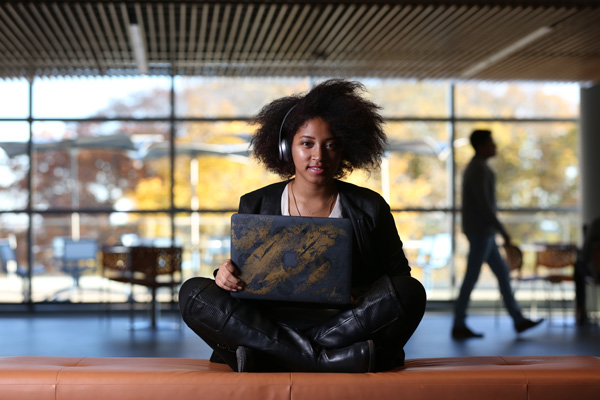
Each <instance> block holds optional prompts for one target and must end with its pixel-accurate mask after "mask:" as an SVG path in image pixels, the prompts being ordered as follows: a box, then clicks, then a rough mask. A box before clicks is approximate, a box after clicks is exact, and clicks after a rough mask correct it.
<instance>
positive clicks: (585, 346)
mask: <svg viewBox="0 0 600 400" xmlns="http://www.w3.org/2000/svg"><path fill="white" fill-rule="evenodd" d="M142 319H143V317H139V318H138V321H140V322H142ZM178 320H179V319H178V315H175V314H166V313H165V314H163V316H162V318H161V322H162V323H163V324H165V326H163V327H161V329H158V330H150V329H144V328H140V327H138V328H139V329H134V330H132V329H130V325H129V319H128V317H127V315H126V314H121V315H118V316H113V317H111V318H108V317H107V316H105V315H104V314H98V313H71V314H57V313H51V314H40V313H37V314H27V313H25V314H14V313H3V314H0V356H89V357H176V358H180V357H184V358H208V357H209V355H210V349H209V348H208V346H207V345H206V344H204V342H203V341H202V340H200V339H199V338H198V337H196V335H195V334H194V333H193V332H192V331H191V330H189V329H188V328H187V327H186V326H185V324H183V323H181V324H178V323H177V321H178ZM468 322H469V325H470V326H471V327H472V328H473V329H474V330H477V331H480V332H484V333H485V337H484V338H482V339H471V340H468V341H464V342H457V341H454V340H452V339H451V338H450V327H451V324H452V318H451V316H450V314H449V313H448V312H443V311H435V312H428V313H426V315H425V318H424V319H423V322H422V323H421V325H420V326H419V328H418V329H417V331H416V332H415V334H414V336H413V337H412V339H411V340H410V342H409V343H408V344H407V346H406V355H407V358H425V357H454V356H489V355H560V354H581V355H593V356H600V327H598V326H594V325H593V326H588V327H585V328H578V327H576V326H574V325H573V324H572V323H571V322H569V321H567V323H563V322H562V321H560V320H552V321H545V322H544V323H543V324H541V325H540V326H538V327H536V328H534V329H532V330H531V331H528V332H526V333H524V334H521V335H516V334H515V332H514V330H513V328H512V321H511V320H510V319H509V318H508V317H507V316H501V317H498V318H496V317H494V316H493V315H489V314H485V313H478V314H477V315H473V316H471V317H469V320H468Z"/></svg>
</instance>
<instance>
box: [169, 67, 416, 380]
mask: <svg viewBox="0 0 600 400" xmlns="http://www.w3.org/2000/svg"><path fill="white" fill-rule="evenodd" d="M361 90H364V87H363V86H362V85H361V84H360V83H358V82H349V81H344V80H337V79H334V80H329V81H326V82H323V83H321V84H319V85H318V86H316V87H315V88H313V89H312V90H311V91H310V92H308V93H307V94H306V95H305V96H300V95H295V96H290V97H284V98H281V99H278V100H275V101H273V102H271V103H270V104H268V105H267V106H265V107H264V108H263V109H262V110H261V111H260V112H259V114H258V115H257V117H256V118H255V120H254V123H255V124H257V125H258V129H257V132H256V133H255V135H254V137H253V139H252V145H253V149H254V154H255V156H256V157H257V158H258V160H259V161H260V162H262V163H263V164H264V165H265V167H266V168H267V169H269V170H270V171H273V172H275V173H278V174H279V175H281V176H282V177H283V178H285V179H286V180H285V181H284V182H280V183H276V184H272V185H269V186H266V187H264V188H261V189H258V190H256V191H254V192H251V193H248V194H246V195H244V196H242V198H241V199H240V206H239V212H240V213H244V214H268V215H276V214H281V215H297V216H312V217H330V218H340V217H344V218H349V219H350V220H351V222H352V226H353V230H354V240H353V266H352V295H353V299H354V300H353V302H352V304H351V305H350V306H349V307H348V308H347V309H344V310H341V311H339V312H338V313H337V314H335V315H333V316H330V317H329V318H328V319H327V320H325V321H321V320H317V319H315V321H314V323H313V324H312V326H309V327H306V326H301V325H296V326H291V325H290V324H289V323H284V322H282V321H281V320H280V319H279V318H278V317H277V315H276V314H274V313H273V312H272V310H269V309H267V308H266V307H262V306H260V305H257V304H255V303H251V302H248V301H244V300H238V299H234V298H233V297H232V296H230V295H229V292H236V291H239V290H244V282H243V281H241V280H240V279H239V278H238V274H239V271H238V270H237V268H236V266H235V265H234V264H233V263H232V262H231V260H227V261H226V262H225V263H223V264H222V265H221V266H220V267H219V269H218V270H217V271H216V272H215V280H212V279H206V278H192V279H190V280H188V281H187V282H186V283H185V284H184V285H183V286H182V288H181V290H180V295H179V302H180V309H181V313H182V316H183V319H184V321H185V322H186V323H187V324H188V326H189V327H190V328H191V329H192V330H194V332H196V333H197V334H198V335H199V336H200V337H201V338H202V339H203V340H204V341H205V342H206V343H207V344H208V345H209V346H210V347H211V348H213V350H214V351H215V353H216V354H217V355H218V356H219V357H220V358H221V359H222V360H223V361H225V362H226V363H227V364H229V365H230V366H231V368H232V369H234V370H237V371H238V372H244V371H251V372H252V371H277V370H285V371H306V372H309V371H310V372H317V371H323V372H368V371H383V370H388V369H391V368H393V367H395V366H399V365H402V364H403V363H404V350H403V347H404V345H405V344H406V342H407V341H408V339H409V338H410V336H411V335H412V334H413V332H414V331H415V329H416V328H417V326H418V324H419V322H420V321H421V318H422V316H423V313H424V309H425V291H424V290H423V287H422V286H421V284H420V283H419V282H418V281H417V280H415V279H413V278H412V277H411V276H410V267H409V265H408V261H407V260H406V257H405V256H404V252H403V250H402V242H401V241H400V237H399V236H398V232H397V230H396V225H395V223H394V219H393V217H392V214H391V213H390V208H389V206H388V204H387V203H386V202H385V201H384V200H383V198H382V197H381V196H380V195H379V194H377V193H375V192H373V191H371V190H369V189H366V188H362V187H359V186H355V185H352V184H349V183H345V182H342V181H340V180H338V178H340V177H343V176H345V175H346V174H347V173H349V172H351V171H352V170H353V169H354V168H366V169H370V168H373V167H377V166H378V165H379V163H380V160H381V156H382V154H383V151H384V145H385V142H386V136H385V134H384V132H383V130H382V127H381V126H382V123H383V120H382V118H381V116H380V115H379V114H378V109H379V107H377V106H376V105H375V104H373V103H372V102H370V101H367V100H365V99H363V98H362V97H361V96H360V94H359V92H360V91H361ZM290 312H291V311H290ZM311 312H313V311H311ZM315 314H316V312H315Z"/></svg>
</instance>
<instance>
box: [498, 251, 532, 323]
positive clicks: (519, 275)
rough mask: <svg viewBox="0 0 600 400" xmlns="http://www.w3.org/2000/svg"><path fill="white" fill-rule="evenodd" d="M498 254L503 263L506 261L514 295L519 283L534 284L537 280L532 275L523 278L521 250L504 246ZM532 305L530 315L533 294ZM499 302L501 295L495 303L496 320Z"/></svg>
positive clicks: (499, 306)
mask: <svg viewBox="0 0 600 400" xmlns="http://www.w3.org/2000/svg"><path fill="white" fill-rule="evenodd" d="M500 252H501V254H502V256H503V258H504V261H506V266H507V267H508V274H509V276H510V281H511V287H512V289H513V293H515V295H516V292H517V290H519V288H520V286H521V283H523V282H531V283H533V282H536V281H538V280H539V277H538V276H535V275H532V276H524V275H523V252H522V251H521V249H520V248H519V246H516V245H514V244H504V245H503V246H502V247H500ZM532 289H533V290H532V291H533V292H535V286H532ZM531 301H532V303H531V304H532V305H531V308H530V311H529V313H530V314H531V310H532V309H533V308H535V307H536V306H535V293H533V295H532V300H531ZM501 302H502V294H501V295H500V298H499V299H498V300H497V301H496V307H495V308H496V310H495V315H496V318H497V317H498V315H499V313H500V308H501Z"/></svg>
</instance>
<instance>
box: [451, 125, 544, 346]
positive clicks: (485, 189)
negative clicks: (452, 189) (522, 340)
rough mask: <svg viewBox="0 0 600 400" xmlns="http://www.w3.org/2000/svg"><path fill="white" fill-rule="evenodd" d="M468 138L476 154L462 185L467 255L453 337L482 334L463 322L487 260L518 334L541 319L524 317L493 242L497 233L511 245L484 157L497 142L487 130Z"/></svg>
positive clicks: (493, 180)
mask: <svg viewBox="0 0 600 400" xmlns="http://www.w3.org/2000/svg"><path fill="white" fill-rule="evenodd" d="M470 139H471V145H472V146H473V149H475V156H473V158H472V159H471V161H470V162H469V164H468V165H467V168H466V169H465V172H464V175H463V188H462V189H463V190H462V226H463V232H464V234H465V235H466V236H467V239H468V240H469V257H468V259H467V271H466V273H465V277H464V280H463V283H462V287H461V288H460V293H459V296H458V299H457V301H456V306H455V312H454V326H453V328H452V337H453V338H455V339H468V338H476V337H483V334H481V333H475V332H473V331H471V330H470V329H469V328H468V327H467V324H466V322H465V320H466V317H467V306H468V305H469V299H470V297H471V292H472V291H473V288H474V287H475V284H476V283H477V279H478V278H479V272H480V271H481V265H482V264H483V262H487V263H488V265H489V266H490V268H491V269H492V272H493V273H494V275H496V278H497V279H498V284H499V286H500V293H502V298H503V300H504V305H505V307H506V309H507V310H508V313H509V314H510V316H511V317H512V318H513V322H514V326H515V330H516V331H517V332H518V333H521V332H523V331H525V330H527V329H529V328H532V327H534V326H536V325H537V324H539V323H540V322H542V321H541V320H539V321H531V320H529V319H526V318H525V317H523V314H522V313H521V309H520V307H519V305H518V304H517V301H516V300H515V297H514V295H513V291H512V288H511V286H510V277H509V272H508V267H507V265H506V263H505V262H504V259H503V258H502V256H501V255H500V252H499V251H498V246H497V245H496V239H495V236H496V233H498V232H499V233H500V234H501V235H502V237H503V238H504V241H505V243H506V244H510V236H509V234H508V232H507V231H506V229H505V228H504V226H503V225H502V223H501V222H500V220H498V217H497V216H496V177H495V175H494V172H493V171H492V169H491V168H490V167H489V166H488V164H487V160H488V159H489V158H491V157H493V156H495V155H496V144H495V143H494V140H493V139H492V132H491V131H489V130H475V131H473V133H472V134H471V138H470Z"/></svg>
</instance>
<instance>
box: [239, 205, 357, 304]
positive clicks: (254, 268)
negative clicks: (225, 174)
mask: <svg viewBox="0 0 600 400" xmlns="http://www.w3.org/2000/svg"><path fill="white" fill-rule="evenodd" d="M352 237H353V235H352V223H351V222H350V220H349V219H347V218H312V217H294V216H281V215H255V214H234V215H232V217H231V259H232V261H233V263H234V264H235V265H236V266H237V267H238V268H239V270H240V272H241V275H240V279H242V280H243V281H244V282H245V283H246V287H244V290H242V291H239V292H232V296H234V297H238V298H244V299H259V300H276V301H283V302H302V303H318V304H322V305H330V306H333V305H344V304H349V303H350V289H351V282H352Z"/></svg>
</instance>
